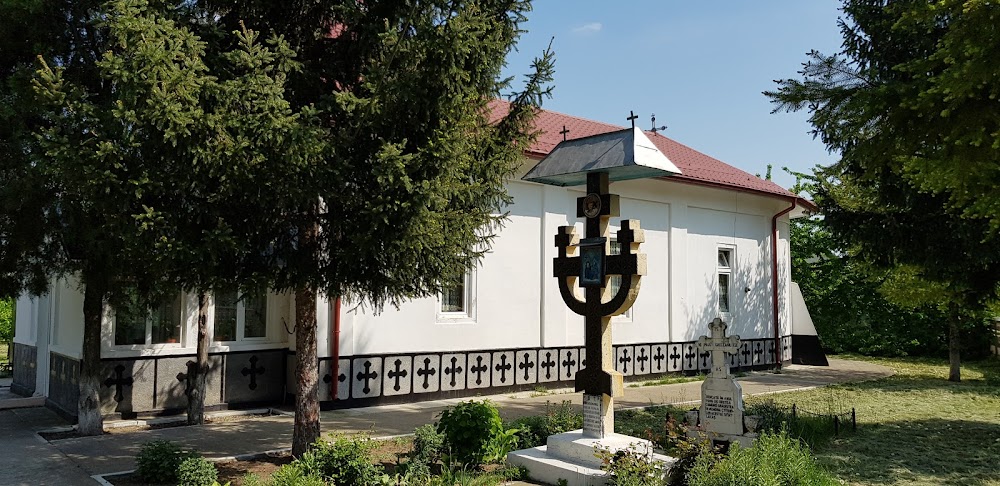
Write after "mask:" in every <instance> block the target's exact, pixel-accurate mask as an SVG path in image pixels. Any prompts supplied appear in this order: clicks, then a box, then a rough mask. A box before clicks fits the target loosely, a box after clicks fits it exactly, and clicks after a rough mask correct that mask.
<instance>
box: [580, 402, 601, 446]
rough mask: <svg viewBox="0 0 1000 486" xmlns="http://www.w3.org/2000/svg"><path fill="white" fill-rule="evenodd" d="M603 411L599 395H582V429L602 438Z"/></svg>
mask: <svg viewBox="0 0 1000 486" xmlns="http://www.w3.org/2000/svg"><path fill="white" fill-rule="evenodd" d="M603 418H604V410H602V409H601V396H600V395H586V394H584V395H583V429H584V430H585V431H587V432H592V433H596V434H600V436H601V437H603V436H604V430H602V429H603V427H604V420H603Z"/></svg>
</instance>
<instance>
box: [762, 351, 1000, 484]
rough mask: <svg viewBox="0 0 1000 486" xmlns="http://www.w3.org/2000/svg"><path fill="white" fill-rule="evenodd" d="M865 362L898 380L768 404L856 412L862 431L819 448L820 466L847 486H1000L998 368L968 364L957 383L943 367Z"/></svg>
mask: <svg viewBox="0 0 1000 486" xmlns="http://www.w3.org/2000/svg"><path fill="white" fill-rule="evenodd" d="M864 359H865V360H868V361H873V362H876V363H879V364H883V365H885V366H888V367H890V368H892V369H893V370H895V371H896V375H894V376H891V377H888V378H882V379H878V380H873V381H868V382H863V383H854V384H846V385H837V386H830V387H826V388H821V389H817V390H811V391H806V392H795V393H785V394H779V395H773V396H771V397H768V399H772V400H774V401H775V402H777V403H779V404H783V405H791V404H792V403H795V404H796V405H797V406H798V407H799V409H801V410H809V411H813V412H817V413H842V412H845V411H850V409H851V408H852V407H854V408H855V409H856V410H857V419H858V431H857V432H856V433H850V432H848V433H845V434H843V435H842V436H841V437H837V438H834V439H833V440H831V441H829V442H828V443H826V444H822V445H819V446H818V447H817V448H816V450H815V454H816V456H817V458H818V460H819V461H820V463H822V464H823V465H824V466H826V467H827V468H828V469H829V470H830V471H832V472H833V473H835V474H836V475H837V476H838V477H839V478H840V479H842V480H845V481H847V482H848V483H849V484H864V485H875V484H880V485H881V484H900V485H902V484H906V485H939V484H954V485H991V486H1000V360H996V359H993V360H989V361H984V362H977V363H968V364H964V365H963V366H962V382H961V383H951V382H949V381H947V378H948V364H947V362H945V361H943V360H929V359H875V358H864ZM748 402H750V403H752V402H753V399H751V400H749V401H748Z"/></svg>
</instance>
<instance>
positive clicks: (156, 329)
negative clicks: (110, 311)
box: [114, 292, 182, 346]
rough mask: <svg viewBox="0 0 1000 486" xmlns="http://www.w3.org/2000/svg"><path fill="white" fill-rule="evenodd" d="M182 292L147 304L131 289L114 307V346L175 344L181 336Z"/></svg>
mask: <svg viewBox="0 0 1000 486" xmlns="http://www.w3.org/2000/svg"><path fill="white" fill-rule="evenodd" d="M181 309H182V306H181V295H180V294H172V295H168V296H166V297H163V298H161V299H158V300H157V301H156V302H154V303H153V304H152V305H148V304H147V303H144V302H142V301H141V299H139V296H138V293H136V292H130V293H129V295H128V296H126V298H125V301H124V302H122V303H120V304H118V305H117V306H115V309H114V334H115V345H116V346H141V345H150V344H174V343H179V342H180V339H181V321H182V319H181V317H182V316H181V314H182V312H181Z"/></svg>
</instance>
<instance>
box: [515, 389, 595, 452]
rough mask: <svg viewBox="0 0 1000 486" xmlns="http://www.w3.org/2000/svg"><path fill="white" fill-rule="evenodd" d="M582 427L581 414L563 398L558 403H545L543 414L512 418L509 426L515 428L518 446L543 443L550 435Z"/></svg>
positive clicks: (532, 445) (531, 445)
mask: <svg viewBox="0 0 1000 486" xmlns="http://www.w3.org/2000/svg"><path fill="white" fill-rule="evenodd" d="M581 427H583V414H581V413H579V412H577V411H576V410H574V409H573V404H572V402H570V401H569V400H565V401H563V402H562V403H560V404H559V405H553V404H552V403H551V402H546V403H545V414H544V415H534V416H531V417H523V418H519V419H517V420H514V421H513V422H512V423H511V428H514V429H517V431H518V432H517V438H518V441H517V443H518V445H519V446H520V447H538V446H541V445H545V441H546V440H547V439H548V437H549V436H550V435H554V434H561V433H563V432H569V431H571V430H576V429H579V428H581Z"/></svg>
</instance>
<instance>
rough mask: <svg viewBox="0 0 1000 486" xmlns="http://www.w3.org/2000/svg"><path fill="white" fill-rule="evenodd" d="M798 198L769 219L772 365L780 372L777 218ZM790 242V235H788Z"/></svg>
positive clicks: (784, 213)
mask: <svg viewBox="0 0 1000 486" xmlns="http://www.w3.org/2000/svg"><path fill="white" fill-rule="evenodd" d="M798 201H799V198H798V197H795V198H793V199H792V205H791V206H788V207H787V208H785V209H783V210H781V211H780V212H778V213H777V214H775V215H774V217H772V218H771V269H772V270H771V305H772V308H771V313H772V315H773V316H774V364H775V365H777V367H778V370H781V331H780V328H779V325H778V324H779V319H778V218H780V217H782V216H784V215H786V214H788V213H789V212H791V211H792V210H793V209H795V206H796V203H798ZM789 240H791V234H789Z"/></svg>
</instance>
